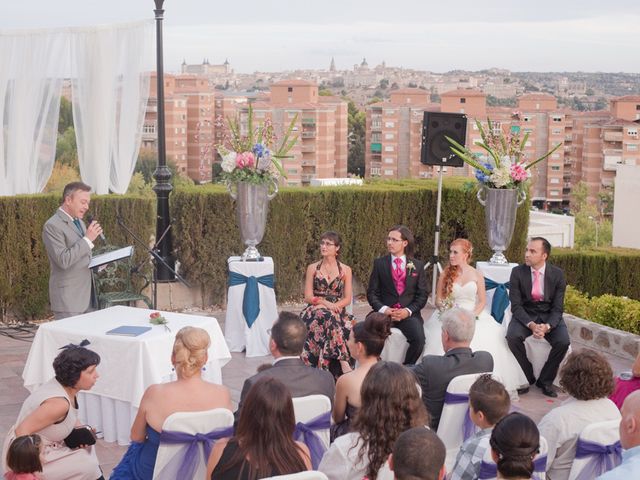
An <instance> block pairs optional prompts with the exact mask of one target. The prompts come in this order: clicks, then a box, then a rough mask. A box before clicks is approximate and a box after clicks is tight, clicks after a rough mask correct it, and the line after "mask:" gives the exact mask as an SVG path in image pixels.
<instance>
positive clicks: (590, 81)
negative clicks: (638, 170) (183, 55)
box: [143, 59, 640, 213]
mask: <svg viewBox="0 0 640 480" xmlns="http://www.w3.org/2000/svg"><path fill="white" fill-rule="evenodd" d="M155 82H156V80H155V77H154V78H152V81H151V96H150V99H149V103H148V108H147V114H146V118H145V124H144V131H143V148H145V149H154V148H155V142H156V127H157V125H156V116H157V98H156V93H155ZM249 104H251V105H252V108H253V111H254V116H255V118H256V120H257V121H260V119H264V118H270V119H271V120H272V121H273V123H274V124H275V125H276V126H278V125H280V126H281V127H282V126H283V125H285V124H288V123H289V122H290V119H292V118H294V117H295V116H296V115H297V118H298V120H297V122H298V125H297V131H298V132H299V139H300V140H299V142H298V144H297V145H296V147H295V149H294V150H293V152H292V153H293V158H291V159H286V160H285V164H284V167H285V171H286V173H287V178H286V179H285V180H284V183H285V184H286V185H310V184H311V182H312V180H313V179H324V178H335V177H339V178H340V177H347V176H348V175H358V176H362V177H365V178H371V177H380V178H387V179H401V178H432V177H434V176H436V175H437V168H438V167H432V166H428V165H423V164H421V163H420V148H421V137H422V131H421V128H422V120H423V115H424V112H451V113H464V114H465V115H466V116H467V117H468V125H467V138H466V143H467V145H469V146H471V148H472V150H474V151H475V150H477V151H478V153H481V150H480V149H479V147H477V146H475V145H474V144H475V142H477V141H478V140H479V133H478V131H477V129H476V128H475V120H476V119H477V120H480V121H481V122H483V123H486V119H487V118H490V119H491V120H492V122H494V128H503V129H515V128H517V129H522V131H523V132H528V133H529V139H528V142H527V145H526V148H525V153H526V155H527V156H528V157H530V158H534V157H537V156H539V155H541V154H543V153H545V152H546V151H547V150H549V149H550V148H552V147H553V146H555V145H556V144H558V143H561V144H562V145H563V146H562V147H561V148H560V149H559V150H557V151H556V152H555V153H554V154H553V155H552V156H551V157H550V158H549V159H548V160H547V161H546V162H543V163H542V164H541V166H539V167H537V168H536V171H535V172H534V179H533V190H532V197H533V198H532V200H533V203H534V205H535V206H537V207H538V208H541V209H545V210H553V211H558V210H567V209H568V208H569V206H570V201H571V189H572V186H573V185H576V184H577V183H578V182H584V183H585V184H586V185H587V187H588V195H589V200H590V201H591V202H592V203H599V204H600V207H601V210H604V209H605V206H606V205H604V204H603V202H604V203H606V198H607V197H608V196H609V197H610V196H611V194H612V186H613V182H614V179H615V174H616V168H617V165H621V164H626V165H635V164H638V165H640V153H639V151H638V150H639V148H640V140H639V139H638V126H639V122H638V119H640V74H631V73H583V72H563V73H534V72H510V71H508V70H504V69H489V70H483V71H478V72H466V71H451V72H447V73H443V74H435V73H431V72H427V71H418V70H411V69H403V68H397V67H391V66H387V65H386V64H385V62H382V63H381V64H379V65H376V66H374V67H370V66H369V65H368V63H367V61H366V59H363V60H362V62H361V63H360V64H357V65H354V66H353V68H352V69H349V70H337V69H336V67H335V62H334V61H333V59H330V60H329V61H328V62H327V68H326V69H323V70H295V71H285V72H270V73H266V72H255V73H253V74H237V73H235V72H234V70H233V67H232V64H231V63H230V62H229V61H228V60H225V61H224V62H223V63H220V64H214V63H211V62H210V61H209V60H208V59H204V60H203V61H202V62H201V63H195V64H190V63H187V62H186V60H185V61H184V62H183V64H182V66H181V71H180V72H179V73H175V74H165V109H166V141H167V155H168V158H169V159H170V160H171V161H172V162H174V163H175V164H176V166H177V169H178V171H179V172H180V173H181V174H183V175H186V176H188V177H190V178H191V179H193V180H194V181H196V182H200V183H206V182H209V181H211V180H215V177H216V174H217V172H219V162H220V157H219V155H218V154H217V151H216V148H215V145H217V144H219V143H221V141H222V140H223V135H224V131H223V129H222V128H220V126H221V124H222V123H223V120H224V119H225V118H229V117H230V116H236V115H239V116H240V119H241V122H245V127H244V128H246V119H247V115H248V105H249ZM358 113H360V115H358ZM357 122H362V123H363V125H361V126H360V128H358V125H356V123H357ZM472 174H473V172H471V170H470V169H469V168H468V167H464V168H449V169H448V171H447V172H446V175H461V176H472ZM603 199H605V200H603ZM603 213H606V212H603Z"/></svg>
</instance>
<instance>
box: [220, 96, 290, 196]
mask: <svg viewBox="0 0 640 480" xmlns="http://www.w3.org/2000/svg"><path fill="white" fill-rule="evenodd" d="M297 118H298V116H297V114H296V116H295V117H294V118H293V119H292V120H291V123H290V124H289V126H288V128H287V130H286V131H285V133H284V135H283V137H282V139H281V140H280V141H278V139H277V135H276V131H275V127H274V125H273V122H272V121H271V119H269V118H267V119H265V120H264V121H263V122H261V123H259V124H258V125H257V126H256V125H255V123H256V122H255V120H254V118H253V108H252V106H251V105H249V114H248V119H247V132H246V134H243V133H242V129H241V125H240V118H239V117H235V118H231V119H228V120H227V122H226V124H225V122H224V121H223V119H222V118H221V117H218V119H217V120H216V127H217V128H221V129H223V131H224V135H223V141H222V143H221V144H219V145H217V149H218V152H219V153H220V156H221V157H222V164H221V167H222V174H221V176H222V178H223V179H224V180H225V181H227V182H232V183H235V182H249V183H253V184H264V183H269V182H271V181H277V179H278V178H279V177H285V178H286V174H285V172H284V169H283V168H282V159H283V158H291V157H292V155H289V152H290V151H291V149H292V148H293V147H294V145H295V144H296V142H297V141H298V136H297V135H293V132H294V129H295V125H296V120H297Z"/></svg>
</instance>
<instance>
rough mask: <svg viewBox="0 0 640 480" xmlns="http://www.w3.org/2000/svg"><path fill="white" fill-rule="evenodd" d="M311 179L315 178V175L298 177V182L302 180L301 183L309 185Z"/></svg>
mask: <svg viewBox="0 0 640 480" xmlns="http://www.w3.org/2000/svg"><path fill="white" fill-rule="evenodd" d="M312 178H315V175H305V174H303V175H300V180H302V182H303V183H309V182H310V181H311V179H312Z"/></svg>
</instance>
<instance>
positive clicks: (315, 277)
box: [300, 232, 353, 378]
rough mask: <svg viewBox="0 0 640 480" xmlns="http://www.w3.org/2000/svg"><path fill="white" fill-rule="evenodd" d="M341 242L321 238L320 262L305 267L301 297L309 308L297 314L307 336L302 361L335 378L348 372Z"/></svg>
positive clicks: (347, 299)
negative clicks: (327, 372) (302, 295)
mask: <svg viewBox="0 0 640 480" xmlns="http://www.w3.org/2000/svg"><path fill="white" fill-rule="evenodd" d="M341 246H342V240H341V238H340V235H339V234H337V233H336V232H325V233H323V234H322V236H321V237H320V254H321V255H322V260H320V261H319V262H316V263H312V264H311V265H309V266H308V267H307V273H306V277H305V288H304V297H305V300H306V301H307V303H308V305H307V306H306V308H305V309H304V310H303V311H302V313H300V318H302V321H303V322H304V323H305V324H306V325H307V328H308V329H309V333H308V334H307V341H306V342H305V345H304V351H303V352H302V360H303V361H304V362H305V363H306V364H307V365H310V366H312V367H317V368H322V369H324V370H329V371H330V372H331V373H332V374H333V376H334V377H336V378H337V377H339V376H340V375H342V374H343V373H346V372H349V371H351V362H352V360H351V356H350V355H349V348H348V347H347V340H348V339H349V334H350V332H351V326H352V322H353V316H352V315H350V314H348V313H347V311H346V307H347V305H350V304H351V295H352V284H351V279H352V277H351V268H349V267H348V266H347V265H345V264H343V263H341V262H340V261H339V260H338V256H339V254H340V248H341Z"/></svg>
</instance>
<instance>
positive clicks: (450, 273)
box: [442, 238, 473, 298]
mask: <svg viewBox="0 0 640 480" xmlns="http://www.w3.org/2000/svg"><path fill="white" fill-rule="evenodd" d="M456 245H458V246H460V248H461V249H462V251H463V252H464V253H466V254H467V255H468V257H467V263H469V262H471V256H472V255H473V244H472V243H471V242H470V241H469V240H467V239H466V238H456V239H455V240H454V241H453V242H451V245H450V246H449V248H451V247H453V246H456ZM461 272H462V269H461V268H460V267H459V266H458V265H451V264H449V265H447V266H446V267H445V269H444V272H442V278H443V284H442V286H443V288H442V290H443V293H444V298H447V297H448V296H449V295H451V292H452V290H453V284H454V282H455V281H456V279H457V278H458V277H459V276H460V273H461Z"/></svg>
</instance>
